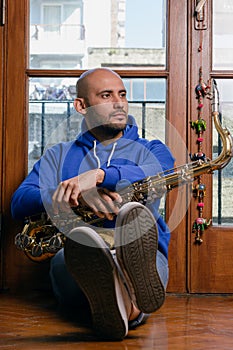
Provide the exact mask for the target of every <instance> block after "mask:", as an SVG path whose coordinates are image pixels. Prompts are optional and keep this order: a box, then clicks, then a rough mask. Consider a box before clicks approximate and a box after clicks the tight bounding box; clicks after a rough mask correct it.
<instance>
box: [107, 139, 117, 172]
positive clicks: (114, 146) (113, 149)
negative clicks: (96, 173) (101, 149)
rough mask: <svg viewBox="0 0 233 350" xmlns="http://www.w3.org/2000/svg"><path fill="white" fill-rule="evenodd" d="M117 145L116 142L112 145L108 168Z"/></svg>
mask: <svg viewBox="0 0 233 350" xmlns="http://www.w3.org/2000/svg"><path fill="white" fill-rule="evenodd" d="M116 146H117V143H116V142H114V144H113V146H112V150H111V153H110V154H109V157H108V162H107V168H108V167H109V166H110V162H111V159H112V156H113V153H114V151H115V148H116Z"/></svg>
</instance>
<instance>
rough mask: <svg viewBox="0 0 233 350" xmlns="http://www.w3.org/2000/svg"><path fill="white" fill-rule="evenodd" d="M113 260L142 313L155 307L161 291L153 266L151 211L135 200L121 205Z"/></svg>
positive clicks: (162, 296)
mask: <svg viewBox="0 0 233 350" xmlns="http://www.w3.org/2000/svg"><path fill="white" fill-rule="evenodd" d="M115 246H116V256H117V261H118V263H119V265H120V267H121V269H122V271H123V273H124V275H125V278H126V281H127V283H128V286H129V289H130V291H131V294H132V295H131V296H132V299H133V301H134V303H135V305H136V306H137V307H138V309H139V310H141V311H142V312H144V313H151V312H154V311H156V310H157V309H159V308H160V307H161V306H162V304H163V303H164V300H165V290H164V287H163V284H162V282H161V280H160V277H159V274H158V271H157V268H156V255H157V247H158V232H157V226H156V223H155V219H154V217H153V215H152V213H151V212H150V211H149V210H148V209H147V208H146V207H144V206H143V205H141V204H139V203H127V204H126V205H124V206H123V207H122V208H121V210H120V212H119V214H118V216H117V221H116V233H115Z"/></svg>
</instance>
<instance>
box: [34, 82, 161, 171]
mask: <svg viewBox="0 0 233 350" xmlns="http://www.w3.org/2000/svg"><path fill="white" fill-rule="evenodd" d="M123 81H124V84H125V87H126V90H127V95H128V100H129V114H131V115H133V116H134V117H135V119H136V121H137V124H138V127H139V134H140V136H141V137H145V138H147V139H149V140H152V139H155V138H156V139H160V140H162V141H163V142H165V115H166V101H165V98H166V96H165V94H164V95H162V94H161V90H162V91H164V92H165V91H166V80H165V79H161V78H151V79H149V78H148V79H133V78H132V79H123ZM76 82H77V79H75V78H72V79H68V78H65V79H62V78H52V79H51V78H32V79H30V82H29V146H28V164H29V169H28V170H29V171H30V170H31V168H32V166H33V164H34V163H35V162H36V160H37V159H39V157H40V156H41V155H42V153H43V151H44V149H45V148H47V147H49V146H51V145H53V144H55V143H58V142H61V141H69V140H73V139H75V137H76V136H77V134H78V133H79V131H80V125H81V121H82V116H81V115H79V114H78V113H77V112H76V111H75V109H74V107H73V100H74V99H75V97H76ZM161 87H162V88H161ZM139 97H140V98H139Z"/></svg>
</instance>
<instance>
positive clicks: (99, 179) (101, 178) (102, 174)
mask: <svg viewBox="0 0 233 350" xmlns="http://www.w3.org/2000/svg"><path fill="white" fill-rule="evenodd" d="M104 178H105V171H104V170H103V169H98V170H97V173H96V184H97V185H99V184H102V182H103V181H104Z"/></svg>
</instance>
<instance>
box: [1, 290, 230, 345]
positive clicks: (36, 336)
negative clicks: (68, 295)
mask: <svg viewBox="0 0 233 350" xmlns="http://www.w3.org/2000/svg"><path fill="white" fill-rule="evenodd" d="M89 322H90V321H89V318H88V316H85V315H80V317H79V320H76V321H74V319H72V318H71V319H68V318H67V317H65V315H61V313H60V312H58V310H57V308H56V305H55V304H54V301H53V300H52V299H51V297H46V298H45V297H44V296H43V293H42V295H41V294H40V295H38V294H37V295H35V296H30V297H28V296H25V297H22V296H21V297H16V296H11V295H9V294H8V293H3V294H0V349H24V350H26V349H32V350H42V349H47V350H48V349H54V350H55V349H56V350H59V349H68V350H70V349H71V350H72V349H82V350H87V349H112V350H113V349H117V350H118V349H124V350H129V349H134V350H136V349H143V350H146V349H157V350H176V349H177V350H192V349H195V350H215V349H218V350H232V349H233V296H232V295H231V296H212V295H210V296H203V295H202V296H197V295H193V296H184V295H182V296H178V295H170V294H169V295H167V298H166V302H165V304H164V305H163V307H162V308H161V309H160V310H158V311H157V312H156V313H154V314H152V315H151V316H150V318H149V319H148V322H147V323H146V324H145V325H143V326H141V327H139V328H138V329H137V330H133V331H130V332H129V335H128V337H127V338H125V339H124V340H123V341H121V342H103V341H100V340H98V339H97V338H96V337H95V336H94V335H93V334H92V332H91V330H90V328H88V325H89Z"/></svg>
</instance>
